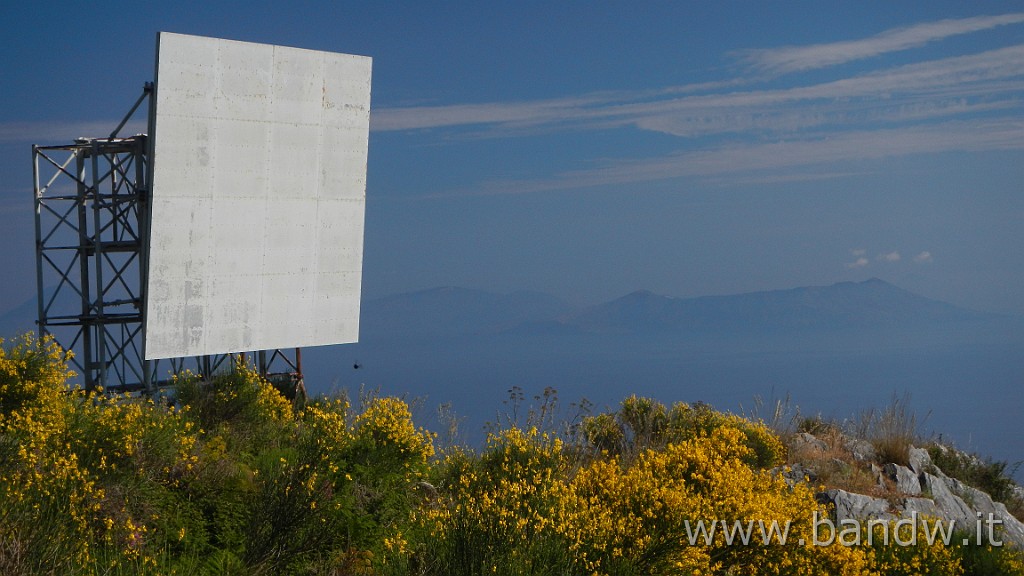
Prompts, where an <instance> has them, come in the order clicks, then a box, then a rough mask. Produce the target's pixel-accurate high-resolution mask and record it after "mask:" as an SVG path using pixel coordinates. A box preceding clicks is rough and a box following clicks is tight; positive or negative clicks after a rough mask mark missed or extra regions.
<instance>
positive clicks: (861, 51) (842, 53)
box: [735, 13, 1024, 74]
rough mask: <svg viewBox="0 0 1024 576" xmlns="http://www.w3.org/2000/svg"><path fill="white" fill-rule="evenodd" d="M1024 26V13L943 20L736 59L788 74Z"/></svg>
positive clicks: (741, 55) (748, 52)
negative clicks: (1009, 26) (1006, 27)
mask: <svg viewBox="0 0 1024 576" xmlns="http://www.w3.org/2000/svg"><path fill="white" fill-rule="evenodd" d="M1021 22H1024V13H1015V14H1002V15H999V16H977V17H974V18H961V19H955V20H953V19H951V20H940V21H938V22H926V23H923V24H916V25H913V26H908V27H904V28H893V29H891V30H886V31H884V32H881V33H879V34H877V35H875V36H871V37H869V38H862V39H859V40H849V41H845V42H830V43H827V44H813V45H809V46H784V47H781V48H766V49H755V50H744V51H741V52H736V53H735V55H736V56H737V57H738V58H739V59H740V60H742V61H743V62H744V63H746V64H747V65H748V66H749V67H750V68H752V69H755V70H758V71H761V72H767V73H770V74H786V73H790V72H799V71H804V70H813V69H816V68H825V67H828V66H835V65H838V64H844V63H846V62H852V61H855V60H863V59H865V58H873V57H875V56H880V55H882V54H887V53H890V52H898V51H903V50H908V49H911V48H918V47H921V46H924V45H925V44H928V43H930V42H935V41H938V40H944V39H946V38H949V37H951V36H958V35H961V34H969V33H971V32H979V31H982V30H987V29H990V28H995V27H997V26H1006V25H1008V24H1020V23H1021Z"/></svg>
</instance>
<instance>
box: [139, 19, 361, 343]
mask: <svg viewBox="0 0 1024 576" xmlns="http://www.w3.org/2000/svg"><path fill="white" fill-rule="evenodd" d="M158 44H159V45H158V49H157V72H156V89H155V95H154V96H153V98H155V103H156V115H155V126H154V128H153V134H151V137H152V138H153V148H152V157H151V162H152V166H153V177H152V182H151V188H152V204H151V214H152V222H151V232H150V246H149V274H148V280H147V286H146V295H147V301H146V303H145V305H146V306H147V310H146V342H145V347H146V354H145V355H146V358H147V359H155V358H174V357H185V356H198V355H205V354H223V353H228V352H241V351H248V350H268V349H274V348H291V347H299V346H318V345H325V344H340V343H345V342H355V341H357V340H358V335H359V297H360V286H361V281H362V260H363V215H364V209H365V200H366V152H367V140H368V135H369V116H370V65H371V60H370V58H367V57H363V56H352V55H348V54H335V53H330V52H317V51H312V50H302V49H298V48H287V47H282V46H272V45H269V44H252V43H248V42H236V41H231V40H221V39H217V38H204V37H199V36H186V35H182V34H169V33H166V32H163V33H161V34H160V37H159V43H158Z"/></svg>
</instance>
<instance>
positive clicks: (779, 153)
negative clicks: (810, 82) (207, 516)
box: [434, 117, 1024, 197]
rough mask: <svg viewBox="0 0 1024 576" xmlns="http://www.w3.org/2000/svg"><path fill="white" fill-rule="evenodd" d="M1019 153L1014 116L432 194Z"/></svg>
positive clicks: (1022, 140)
mask: <svg viewBox="0 0 1024 576" xmlns="http://www.w3.org/2000/svg"><path fill="white" fill-rule="evenodd" d="M1021 149H1024V120H1021V119H1020V118H1015V117H1007V118H994V119H987V120H976V121H969V122H965V121H955V122H947V123H944V124H938V125H929V126H914V127H909V128H901V129H882V130H874V131H859V132H848V133H844V134H836V135H820V136H819V137H817V138H814V139H804V140H796V141H784V142H774V143H766V144H745V145H732V146H724V147H720V148H715V149H707V150H697V151H680V152H676V153H672V154H668V155H664V156H661V157H657V158H649V159H643V160H630V161H613V162H608V163H606V164H605V165H604V166H602V167H598V168H594V169H590V170H574V171H567V172H562V173H560V174H556V175H554V176H552V177H551V178H547V179H534V180H502V181H491V182H486V183H483V184H481V185H480V186H478V187H476V188H474V189H469V190H461V191H455V192H451V193H446V194H440V195H435V196H434V197H438V196H488V195H503V194H527V193H536V192H546V191H558V190H572V189H579V188H588V187H594V186H608V185H621V184H630V183H637V182H652V181H660V180H671V179H676V178H685V177H697V178H706V177H715V176H723V175H732V174H735V175H739V176H744V177H753V176H751V175H757V174H760V173H763V174H766V175H768V176H769V177H773V178H774V177H778V175H777V173H776V171H779V170H793V169H804V168H807V167H813V166H817V165H831V164H834V163H837V162H845V161H856V160H865V159H877V158H883V157H893V156H909V155H915V154H928V153H941V152H950V151H959V152H982V151H990V150H1021Z"/></svg>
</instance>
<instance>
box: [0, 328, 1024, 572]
mask: <svg viewBox="0 0 1024 576" xmlns="http://www.w3.org/2000/svg"><path fill="white" fill-rule="evenodd" d="M68 374H69V371H68V369H67V366H66V356H65V354H64V352H62V351H61V350H60V349H59V348H58V347H57V346H56V345H54V344H53V343H52V342H50V341H47V340H44V341H36V340H34V339H33V338H31V337H24V338H21V339H18V340H16V341H15V342H13V343H11V344H9V345H6V346H0V574H4V575H6V574H12V575H14V574H19V575H20V574H36V573H40V574H69V575H72V576H79V575H81V576H84V575H90V574H161V575H162V574H189V575H191V574H249V573H252V574H395V575H399V574H401V575H406V574H410V575H411V574H416V575H424V574H431V575H445V576H449V575H462V574H466V575H479V574H485V573H487V574H504V575H520V574H557V575H588V576H589V575H595V574H596V575H601V574H606V575H616V576H619V575H634V574H648V575H664V574H687V575H691V574H708V575H711V574H730V575H743V574H749V575H754V574H778V575H817V574H830V575H831V574H838V575H843V576H855V575H865V576H866V575H878V576H882V575H905V574H933V575H940V576H947V575H949V576H955V575H961V574H1007V575H1018V576H1024V552H1022V551H1020V550H1018V549H1016V548H1012V547H1003V548H992V547H984V546H952V547H945V546H943V545H942V544H939V543H936V544H932V545H929V544H927V538H926V535H927V533H928V531H930V530H931V529H932V526H931V525H928V524H925V525H919V526H915V527H909V526H906V527H902V528H901V527H898V526H897V525H895V524H892V525H876V526H874V527H870V528H869V529H871V530H875V531H881V534H884V533H885V530H886V529H888V530H889V531H890V532H892V533H893V534H896V535H898V536H899V538H901V539H902V540H906V539H907V538H908V537H909V536H910V535H912V534H916V535H917V542H918V543H917V544H916V545H913V546H898V545H887V544H885V543H880V541H881V539H880V538H878V537H877V536H878V534H876V533H874V532H872V533H870V534H872V535H874V536H876V537H875V538H874V539H873V541H872V542H867V540H868V539H867V538H866V536H867V535H868V534H869V533H868V532H863V533H859V534H860V535H861V536H862V537H864V538H862V539H863V540H864V542H861V541H860V540H858V542H857V543H853V544H851V545H845V544H844V543H840V542H838V541H836V542H831V543H825V544H821V543H820V542H818V541H817V540H816V538H817V537H818V536H819V534H818V533H817V532H816V529H817V524H816V521H817V519H820V518H828V513H829V510H827V509H825V508H824V507H823V506H821V505H819V504H818V503H817V501H816V500H815V497H814V492H813V488H811V487H809V486H808V485H806V484H805V483H799V484H797V485H795V486H793V487H790V486H788V485H787V484H786V482H785V481H784V480H783V479H782V478H781V477H780V476H778V475H775V474H773V473H771V472H770V471H768V470H767V468H768V467H769V466H772V465H775V464H777V463H778V462H779V461H780V460H781V458H782V457H783V456H784V450H783V447H782V444H781V442H780V441H779V439H778V438H777V437H776V436H775V435H774V434H773V433H772V432H771V431H770V430H769V429H768V428H767V427H765V426H764V425H763V424H762V423H758V422H750V421H748V420H745V419H743V418H740V417H738V416H734V415H730V414H723V413H720V412H716V411H714V410H712V409H711V408H710V407H708V406H706V405H701V404H698V405H693V406H690V405H686V404H675V405H673V406H671V407H670V408H666V407H665V406H664V405H662V404H660V403H658V402H656V401H653V400H649V399H644V398H639V397H631V398H628V399H626V400H625V401H624V402H623V404H622V407H621V408H620V410H618V411H616V412H613V413H608V414H598V415H596V416H594V417H591V418H590V419H587V420H584V421H583V422H582V426H581V428H580V430H579V432H580V434H578V435H575V436H572V438H578V440H573V441H569V442H566V441H564V440H563V439H562V438H560V437H559V436H558V435H555V434H551V433H544V432H542V431H540V430H537V429H536V428H528V429H522V428H519V427H517V426H509V427H506V428H504V429H499V430H496V431H494V432H492V434H490V436H489V437H488V440H487V443H486V446H485V447H484V448H483V449H482V450H481V451H480V452H479V453H477V452H474V451H473V450H470V449H468V448H453V449H449V450H447V451H446V452H444V453H443V454H442V455H441V456H440V457H438V456H437V455H436V454H435V451H434V435H433V434H432V433H430V432H429V431H427V430H424V429H422V428H417V427H416V426H415V424H414V422H413V420H412V415H411V413H410V410H409V407H408V405H407V404H406V403H405V402H403V401H401V400H399V399H396V398H375V399H372V400H370V401H368V402H367V403H366V405H365V407H364V408H363V410H362V411H361V412H360V413H353V411H352V410H351V407H350V406H349V404H348V402H346V401H344V400H340V399H336V400H315V401H312V402H309V403H308V404H306V405H305V406H304V407H303V408H302V409H294V408H293V407H292V405H291V404H290V403H289V402H288V401H287V400H285V399H284V398H283V397H282V396H281V395H280V394H279V393H278V392H277V391H276V390H275V389H274V388H273V387H272V386H270V385H269V384H267V383H266V382H265V381H263V380H262V379H261V378H260V377H259V376H258V375H257V374H256V373H255V372H254V371H252V370H251V369H249V368H246V367H244V366H238V367H236V371H235V372H233V373H230V374H224V375H218V376H215V377H213V378H211V379H210V381H209V382H205V383H200V382H198V380H197V379H195V378H194V377H183V378H181V379H180V381H179V387H178V392H179V396H178V400H179V401H180V402H181V404H182V405H181V406H179V407H174V406H168V405H167V404H166V403H165V402H154V401H153V400H150V399H147V398H133V397H128V396H124V395H122V396H112V395H105V394H102V393H90V394H86V393H84V392H82V391H81V390H68V389H67V387H66V378H67V376H68ZM899 530H903V532H899ZM913 530H916V531H917V532H907V531H913ZM766 532H767V533H766ZM854 534H858V533H857V532H856V531H855V532H854ZM782 539H785V544H783V543H782ZM745 540H747V541H748V542H746V543H744V541H745Z"/></svg>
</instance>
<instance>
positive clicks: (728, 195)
mask: <svg viewBox="0 0 1024 576" xmlns="http://www.w3.org/2000/svg"><path fill="white" fill-rule="evenodd" d="M0 30H2V33H3V34H2V39H0V42H2V46H3V48H4V50H3V55H4V57H3V59H2V60H0V78H2V80H0V82H2V84H0V174H2V176H3V177H2V178H0V235H2V238H3V239H4V241H5V249H4V250H2V251H0V267H2V269H3V270H4V271H5V280H4V282H2V283H0V312H2V311H3V310H6V309H7V308H9V307H12V306H14V305H15V304H17V303H19V302H21V301H22V300H24V299H26V298H29V297H32V296H33V295H34V292H35V285H34V277H35V276H34V253H33V248H32V242H33V236H32V212H31V186H32V172H31V164H30V145H31V144H32V143H39V144H59V143H65V142H68V141H70V140H71V139H73V138H75V137H77V136H86V135H90V136H99V135H102V134H105V133H108V132H109V131H110V129H112V128H113V126H114V125H116V123H117V121H118V120H120V118H121V116H122V115H123V114H124V113H125V112H126V111H127V110H128V108H129V107H130V106H131V104H132V103H133V102H134V101H135V99H136V98H137V97H138V95H139V94H140V93H141V89H142V85H143V83H144V82H145V81H148V80H151V79H152V69H153V60H154V49H155V41H156V40H155V39H156V33H157V32H158V31H160V30H166V31H170V32H180V33H186V34H198V35H207V36H216V37H222V38H230V39H235V40H245V41H252V42H265V43H272V44H282V45H289V46H297V47H302V48H310V49H316V50H330V51H337V52H347V53H353V54H361V55H367V56H371V57H373V58H374V72H373V73H374V80H373V104H372V106H373V111H372V116H371V135H370V152H369V166H368V178H367V179H368V184H367V221H366V251H365V261H364V294H365V296H366V297H377V296H382V295H385V294H390V293H395V292H404V291H411V290H418V289H423V288H428V287H433V286H440V285H456V286H465V287H473V288H483V289H488V290H494V291H500V292H510V291H515V290H538V291H544V292H549V293H552V294H555V295H557V296H561V297H564V298H566V299H568V300H570V301H573V302H575V303H582V304H585V303H597V302H599V301H603V300H607V299H611V298H614V297H618V296H621V295H623V294H625V293H628V292H630V291H633V290H636V289H649V290H652V291H654V292H657V293H661V294H665V295H670V296H698V295H705V294H724V293H738V292H747V291H754V290H764V289H775V288H788V287H795V286H801V285H815V284H830V283H833V282H837V281H843V280H863V279H866V278H869V277H872V276H878V277H881V278H883V279H885V280H888V281H890V282H893V283H895V284H897V285H899V286H901V287H904V288H907V289H909V290H912V291H914V292H918V293H920V294H924V295H926V296H929V297H932V298H937V299H942V300H946V301H949V302H953V303H955V304H959V305H963V306H968V307H971V308H976V309H982V310H992V311H1001V312H1012V313H1018V314H1024V298H1022V297H1021V288H1022V285H1024V282H1022V281H1024V250H1022V249H1021V247H1022V246H1024V2H970V3H965V2H913V3H908V2H889V3H865V2H786V3H755V2H658V3H625V2H621V3H612V2H589V3H584V2H565V3H551V2H515V3H500V4H498V3H481V2H450V3H445V4H432V3H419V2H417V3H413V2H409V3H389V2H377V3H355V2H353V3H347V2H258V1H257V2H251V1H250V2H238V3H234V2H201V3H192V2H173V3H171V2H152V3H137V2H103V3H95V2H93V3H85V2H81V3H79V2H66V3H63V4H62V5H61V7H59V8H58V7H55V6H54V5H53V4H52V3H32V2H22V3H7V4H5V6H4V7H3V8H0Z"/></svg>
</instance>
